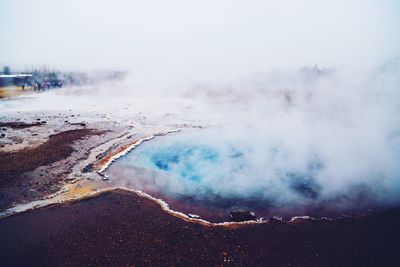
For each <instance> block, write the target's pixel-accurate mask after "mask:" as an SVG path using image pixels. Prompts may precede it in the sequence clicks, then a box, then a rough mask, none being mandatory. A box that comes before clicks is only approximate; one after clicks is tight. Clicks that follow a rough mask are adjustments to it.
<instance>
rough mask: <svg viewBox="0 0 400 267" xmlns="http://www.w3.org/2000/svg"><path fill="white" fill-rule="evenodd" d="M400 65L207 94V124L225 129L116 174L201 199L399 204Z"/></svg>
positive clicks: (311, 74) (178, 138)
mask: <svg viewBox="0 0 400 267" xmlns="http://www.w3.org/2000/svg"><path fill="white" fill-rule="evenodd" d="M399 67H400V65H399V61H393V62H390V63H388V64H386V65H385V66H383V67H381V68H379V69H378V70H375V71H373V72H372V71H371V72H369V73H367V75H360V74H358V75H357V74H352V75H351V76H347V75H348V74H343V73H339V72H336V71H332V70H322V69H318V68H316V67H314V68H303V69H301V70H300V71H297V72H292V73H288V72H286V73H282V72H281V73H276V72H274V73H269V74H266V75H265V76H264V77H263V79H262V80H263V82H262V83H260V82H256V83H255V84H253V87H251V86H250V85H249V84H248V85H247V87H246V91H244V90H243V89H242V88H241V87H239V88H236V87H233V86H232V87H230V89H229V90H227V91H224V90H215V89H209V90H206V89H204V90H203V91H202V92H201V94H200V95H199V96H198V99H199V101H201V103H202V104H203V105H205V106H207V107H208V108H204V110H203V111H202V114H201V116H202V120H203V121H207V119H211V120H212V121H213V123H214V125H217V126H215V127H211V128H209V129H206V130H201V131H200V130H198V131H195V132H193V131H190V132H188V133H182V134H177V135H175V136H173V137H160V138H159V140H154V141H152V142H150V143H148V144H144V145H143V146H142V147H139V148H138V149H137V151H134V152H132V155H131V156H128V157H127V159H124V160H122V162H121V163H117V165H118V164H121V166H124V168H122V170H123V171H124V172H125V173H120V172H119V173H115V175H120V176H122V177H124V179H126V183H127V184H130V185H131V186H133V187H135V188H140V189H145V190H146V189H147V190H156V191H157V190H161V191H164V192H169V193H170V194H174V195H182V194H184V195H190V196H194V197H195V198H198V199H203V200H204V199H207V200H210V199H213V198H215V199H221V198H222V199H223V198H225V199H232V198H239V199H242V200H243V201H245V200H246V199H252V198H257V199H259V200H260V201H267V202H268V203H269V204H270V205H273V206H274V207H285V208H287V207H294V206H295V207H299V206H301V207H307V206H313V207H316V206H317V207H321V206H326V207H327V208H331V209H333V208H338V209H342V210H343V209H349V210H351V209H360V208H366V207H377V206H380V207H381V206H386V205H397V204H398V203H399V201H400V198H399V195H400V194H399V193H400V179H399V175H400V168H399V165H398V162H399V160H400V152H399V145H400V121H399V120H400V119H399V115H400V105H399V104H400V103H399V99H400V98H399V92H398V88H399V87H398V86H399V85H400V79H399V77H400V75H399V74H400V72H399V71H400V68H399ZM206 110H208V111H206ZM197 115H199V114H197ZM187 116H188V117H190V116H191V114H187ZM151 170H153V171H151ZM154 170H155V171H154ZM119 171H120V169H119ZM112 172H113V170H111V173H112Z"/></svg>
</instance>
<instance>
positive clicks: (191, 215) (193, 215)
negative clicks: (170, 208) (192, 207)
mask: <svg viewBox="0 0 400 267" xmlns="http://www.w3.org/2000/svg"><path fill="white" fill-rule="evenodd" d="M188 217H189V218H191V219H200V216H199V215H196V214H191V213H189V214H188Z"/></svg>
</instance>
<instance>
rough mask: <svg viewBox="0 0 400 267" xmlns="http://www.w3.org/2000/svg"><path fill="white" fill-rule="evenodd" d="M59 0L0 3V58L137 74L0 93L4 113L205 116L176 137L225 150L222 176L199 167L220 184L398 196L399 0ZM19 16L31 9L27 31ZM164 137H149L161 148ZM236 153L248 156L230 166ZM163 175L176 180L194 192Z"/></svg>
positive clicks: (153, 119) (357, 202) (323, 199)
mask: <svg viewBox="0 0 400 267" xmlns="http://www.w3.org/2000/svg"><path fill="white" fill-rule="evenodd" d="M57 5H58V6H57V7H55V6H54V5H53V3H52V1H2V3H0V17H2V18H3V19H4V20H7V21H9V25H10V26H9V27H1V28H0V36H2V38H3V39H2V42H1V43H0V51H2V55H1V57H0V59H1V61H0V63H2V64H11V65H13V66H17V67H19V68H20V69H23V68H24V67H26V66H29V65H31V64H33V65H38V64H50V65H52V66H54V67H57V68H61V69H66V70H71V69H73V70H75V69H78V70H81V69H84V70H87V69H99V68H100V69H118V70H121V69H122V70H128V71H130V73H131V75H130V77H129V78H128V79H127V80H126V81H124V82H123V83H119V84H116V83H113V84H96V86H94V87H93V88H87V89H82V88H65V89H61V90H59V91H52V92H46V93H43V94H41V95H40V96H37V97H35V98H33V99H32V98H31V99H29V100H24V99H18V100H15V101H9V102H3V103H0V112H2V113H3V114H5V113H6V112H14V111H17V110H18V111H29V112H30V111H33V112H36V111H43V110H46V111H59V110H69V109H71V110H74V111H75V110H76V111H91V112H103V113H108V114H110V115H112V116H114V118H118V119H120V121H124V120H126V119H132V118H137V116H138V114H139V112H140V114H141V115H145V116H147V121H146V122H147V123H149V125H158V126H162V125H167V124H168V125H170V124H173V123H181V122H193V123H201V124H204V125H207V126H210V127H209V128H208V129H207V130H204V131H199V132H200V133H196V134H194V133H193V134H182V135H177V136H180V137H179V138H178V139H179V140H176V142H178V143H179V142H186V143H194V144H201V145H204V146H209V147H211V148H213V149H215V150H216V151H218V152H219V153H220V154H219V157H220V158H219V161H218V163H219V164H220V166H219V171H220V172H221V173H220V174H221V175H220V176H221V177H222V178H220V179H219V180H217V181H215V180H213V181H211V179H212V178H213V176H212V175H210V176H208V175H207V173H206V171H205V173H204V177H203V179H204V180H205V181H207V183H206V184H207V186H209V187H210V188H211V187H212V189H213V190H214V191H215V192H216V194H219V195H221V196H227V197H229V196H232V195H236V196H241V197H251V196H254V195H255V194H259V193H260V192H265V194H266V195H265V196H266V197H271V198H273V200H274V202H275V203H276V205H278V206H279V205H280V206H286V205H292V204H294V203H304V204H305V205H319V204H320V205H324V204H326V203H331V204H332V203H333V204H334V205H337V206H352V207H356V206H368V205H370V204H371V203H372V204H373V205H397V204H398V203H399V201H400V177H399V176H400V164H399V160H400V152H399V151H400V91H399V89H400V63H399V60H398V58H399V56H400V50H399V48H400V35H399V33H398V25H400V15H399V14H400V12H399V11H400V6H399V3H398V2H397V1H384V2H383V1H373V0H367V1H357V0H353V1H319V2H318V3H316V1H308V0H302V1H289V0H285V1H256V0H255V1H246V2H244V1H208V0H206V1H201V3H200V2H199V3H189V2H188V1H178V0H172V1H148V2H146V3H143V1H140V2H139V1H113V2H109V1H84V2H82V1H62V2H60V3H58V4H57ZM35 11H36V12H35ZM21 17H23V18H25V20H27V21H30V23H31V25H30V27H29V31H26V29H25V28H24V25H22V24H21V23H20V22H19V20H20V18H21ZM21 32H24V34H25V35H24V36H25V39H27V40H36V39H40V40H45V41H43V42H29V43H27V42H23V41H20V40H19V38H16V36H20V33H21ZM4 51H7V53H5V52H4ZM315 64H317V65H318V66H320V67H312V66H314V65H315ZM304 66H306V67H304ZM310 66H311V67H310ZM61 103H62V104H61ZM203 135H204V137H203ZM174 138H175V137H174ZM165 140H167V139H165ZM171 140H173V139H171ZM204 140H207V144H203V141H204ZM159 142H161V141H157V140H155V141H154V146H155V145H159V148H160V149H165V144H162V143H159ZM231 146H233V147H234V148H235V149H237V150H238V151H241V152H243V156H242V157H240V159H236V160H234V161H232V160H231V159H229V155H230V154H229V153H228V152H226V151H227V149H228V147H231ZM154 148H155V149H156V148H157V147H154ZM171 149H173V148H171ZM224 151H225V152H224ZM171 153H176V151H175V152H174V151H172V152H171ZM196 156H198V155H196V154H195V155H193V156H192V157H193V158H192V160H193V161H197V159H196ZM200 160H201V158H199V161H200ZM235 164H242V165H243V166H246V167H245V168H243V169H242V170H241V172H236V171H232V170H233V169H234V165H235ZM205 167H207V166H205ZM206 170H207V169H206ZM128 176H129V175H127V177H128ZM153 178H154V177H153ZM214 178H215V177H214ZM129 179H130V178H127V183H128V182H132V181H131V180H129ZM154 179H157V178H154ZM171 179H172V178H171ZM207 179H210V180H207ZM137 181H139V180H137ZM170 181H171V183H170V184H169V185H168V186H169V187H170V189H171V190H172V191H174V190H175V191H179V190H181V189H182V190H188V191H190V190H193V192H195V191H196V190H197V189H195V188H194V189H193V188H190V185H188V184H184V183H183V182H182V180H179V179H175V180H170ZM143 182H144V183H145V181H144V180H143ZM155 182H156V183H164V185H165V181H164V182H163V181H162V180H157V181H155ZM139 186H140V185H139ZM203 189H206V187H204V188H203ZM257 190H258V191H257ZM256 191H257V192H256ZM197 192H199V191H197ZM200 193H201V192H200ZM333 204H332V205H333Z"/></svg>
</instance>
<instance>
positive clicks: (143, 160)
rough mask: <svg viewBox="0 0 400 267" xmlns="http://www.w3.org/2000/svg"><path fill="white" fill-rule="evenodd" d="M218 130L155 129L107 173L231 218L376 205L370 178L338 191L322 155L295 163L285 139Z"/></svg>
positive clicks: (200, 211) (177, 203)
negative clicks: (158, 132) (246, 138)
mask: <svg viewBox="0 0 400 267" xmlns="http://www.w3.org/2000/svg"><path fill="white" fill-rule="evenodd" d="M218 133H219V132H218V129H203V130H188V131H184V132H180V133H174V134H169V135H167V136H159V137H156V138H154V139H152V140H150V141H148V142H145V143H143V144H141V145H140V146H138V147H137V148H135V149H134V150H132V151H131V152H129V153H128V154H127V155H126V156H125V157H123V158H121V159H119V160H117V161H116V162H115V163H114V164H112V165H111V166H110V168H109V169H108V170H107V171H106V173H107V175H108V176H110V177H111V181H112V182H113V183H116V184H118V185H122V186H126V187H129V188H133V189H138V190H142V191H144V192H146V193H149V194H151V195H153V196H155V197H158V198H161V199H163V200H165V201H166V202H167V203H168V204H169V205H170V207H171V208H172V209H174V210H177V211H181V212H183V213H186V214H196V215H199V216H200V217H202V218H204V219H207V220H209V221H228V220H229V219H230V214H231V212H234V211H253V212H255V214H256V216H257V217H258V218H259V217H264V218H265V217H267V218H268V217H271V216H275V215H280V216H284V217H290V216H296V215H310V216H317V217H318V216H320V217H321V216H335V215H340V214H343V213H346V212H350V213H353V214H354V213H355V212H360V211H364V210H366V208H369V207H371V201H370V198H371V192H370V190H369V188H368V186H365V185H360V184H357V183H355V184H351V183H348V184H346V186H345V188H344V187H343V188H341V189H339V190H338V191H339V193H338V192H333V193H332V191H329V190H327V189H326V188H324V186H325V185H324V180H323V179H324V176H323V171H324V169H325V163H324V162H323V161H322V160H320V159H319V157H318V156H317V155H314V154H313V155H312V156H310V157H304V158H303V159H302V161H301V163H300V164H299V163H298V162H296V161H295V162H296V164H294V163H293V159H291V157H292V156H291V153H290V151H288V150H287V149H285V146H284V144H281V145H280V144H275V145H268V146H265V144H263V143H262V142H260V144H259V146H258V147H257V146H252V145H248V144H247V143H246V142H242V141H239V140H238V139H236V138H231V137H229V136H228V137H224V136H222V135H219V134H218ZM372 206H375V207H376V206H379V205H377V204H376V203H375V204H373V205H372Z"/></svg>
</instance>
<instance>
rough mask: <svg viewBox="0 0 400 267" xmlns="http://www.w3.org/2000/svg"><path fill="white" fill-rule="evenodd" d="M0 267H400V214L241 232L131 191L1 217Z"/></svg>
mask: <svg viewBox="0 0 400 267" xmlns="http://www.w3.org/2000/svg"><path fill="white" fill-rule="evenodd" d="M0 237H1V238H0V265H1V266H26V265H27V264H29V266H225V265H227V266H228V265H232V266H399V264H400V256H399V255H398V251H400V250H399V249H400V244H399V242H398V239H399V237H400V209H392V210H388V211H385V212H381V213H379V214H374V215H368V216H364V217H358V218H347V219H338V220H335V221H302V222H298V223H295V224H287V223H279V222H275V223H268V224H261V225H249V226H245V227H240V228H238V229H229V228H222V227H207V226H202V225H198V224H194V223H188V222H185V221H183V220H181V219H179V218H176V217H173V216H171V215H170V214H168V213H166V212H164V211H162V210H161V208H160V207H159V206H158V204H156V203H155V202H152V201H150V200H148V199H144V198H141V197H138V196H136V195H135V194H133V193H129V192H125V191H115V192H108V193H104V194H102V195H100V196H98V197H96V198H91V199H86V200H82V201H79V202H75V203H71V204H64V205H54V206H51V207H46V208H41V209H37V210H33V211H30V212H25V213H22V214H18V215H15V216H11V217H8V218H5V219H2V220H0Z"/></svg>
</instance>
